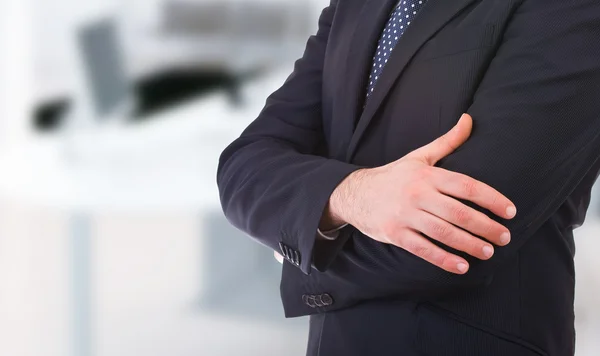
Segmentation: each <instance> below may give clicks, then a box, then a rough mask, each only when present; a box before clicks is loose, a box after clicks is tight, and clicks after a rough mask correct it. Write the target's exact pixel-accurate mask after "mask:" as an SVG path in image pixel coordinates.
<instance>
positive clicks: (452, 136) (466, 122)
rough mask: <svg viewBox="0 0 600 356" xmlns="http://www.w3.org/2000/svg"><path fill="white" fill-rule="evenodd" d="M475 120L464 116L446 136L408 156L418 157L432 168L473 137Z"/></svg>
mask: <svg viewBox="0 0 600 356" xmlns="http://www.w3.org/2000/svg"><path fill="white" fill-rule="evenodd" d="M472 128H473V119H472V118H471V116H470V115H469V114H463V115H462V116H461V118H460V119H459V120H458V123H457V124H456V125H455V126H454V127H453V128H452V129H451V130H450V131H448V132H446V133H445V134H444V135H442V136H440V137H439V138H437V139H436V140H434V141H432V142H431V143H429V144H427V145H425V146H423V147H421V148H419V149H417V150H415V151H413V152H411V153H409V154H408V156H413V157H416V158H418V159H420V160H422V161H424V162H426V163H427V164H429V165H430V166H433V165H435V164H436V163H437V162H438V161H439V160H440V159H442V158H444V157H446V156H447V155H449V154H450V153H452V152H454V150H456V149H457V148H458V147H460V146H461V145H462V144H463V143H464V142H465V141H466V140H467V139H468V138H469V136H470V135H471V129H472Z"/></svg>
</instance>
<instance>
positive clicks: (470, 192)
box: [432, 167, 517, 219]
mask: <svg viewBox="0 0 600 356" xmlns="http://www.w3.org/2000/svg"><path fill="white" fill-rule="evenodd" d="M432 169H433V170H434V172H436V173H435V174H433V177H434V178H433V182H434V186H435V187H436V188H437V189H438V190H439V191H440V192H441V193H444V194H447V195H450V196H453V197H455V198H459V199H464V200H468V201H471V202H473V203H475V204H477V205H478V206H480V207H482V208H485V209H487V210H489V211H491V212H492V213H494V214H496V215H498V216H500V217H503V218H505V219H512V218H514V217H515V215H516V214H517V208H516V207H515V205H514V204H513V202H511V201H510V200H509V199H508V198H507V197H505V196H504V195H502V194H501V193H500V192H499V191H497V190H496V189H494V188H492V187H490V186H489V185H487V184H485V183H482V182H480V181H478V180H476V179H474V178H471V177H469V176H467V175H465V174H462V173H456V172H452V171H448V170H445V169H442V168H439V167H433V168H432Z"/></svg>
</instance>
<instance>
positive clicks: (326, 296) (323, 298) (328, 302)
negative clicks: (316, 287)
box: [321, 293, 333, 306]
mask: <svg viewBox="0 0 600 356" xmlns="http://www.w3.org/2000/svg"><path fill="white" fill-rule="evenodd" d="M321 301H322V302H323V304H324V305H325V306H329V305H332V304H333V298H331V296H330V295H329V294H327V293H325V294H323V295H321Z"/></svg>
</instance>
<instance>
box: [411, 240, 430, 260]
mask: <svg viewBox="0 0 600 356" xmlns="http://www.w3.org/2000/svg"><path fill="white" fill-rule="evenodd" d="M408 246H409V247H408V249H409V251H410V252H411V253H412V254H414V255H415V256H419V257H421V258H424V259H429V257H430V256H431V249H430V248H429V247H427V246H424V245H423V244H420V243H418V242H415V241H411V242H409V243H408Z"/></svg>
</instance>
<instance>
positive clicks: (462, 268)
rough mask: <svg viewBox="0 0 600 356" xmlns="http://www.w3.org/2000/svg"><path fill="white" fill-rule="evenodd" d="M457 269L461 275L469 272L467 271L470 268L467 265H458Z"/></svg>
mask: <svg viewBox="0 0 600 356" xmlns="http://www.w3.org/2000/svg"><path fill="white" fill-rule="evenodd" d="M456 268H457V269H458V270H459V271H460V272H461V273H465V272H466V271H467V269H468V268H469V266H467V265H466V264H465V263H462V262H461V263H459V264H457V265H456Z"/></svg>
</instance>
